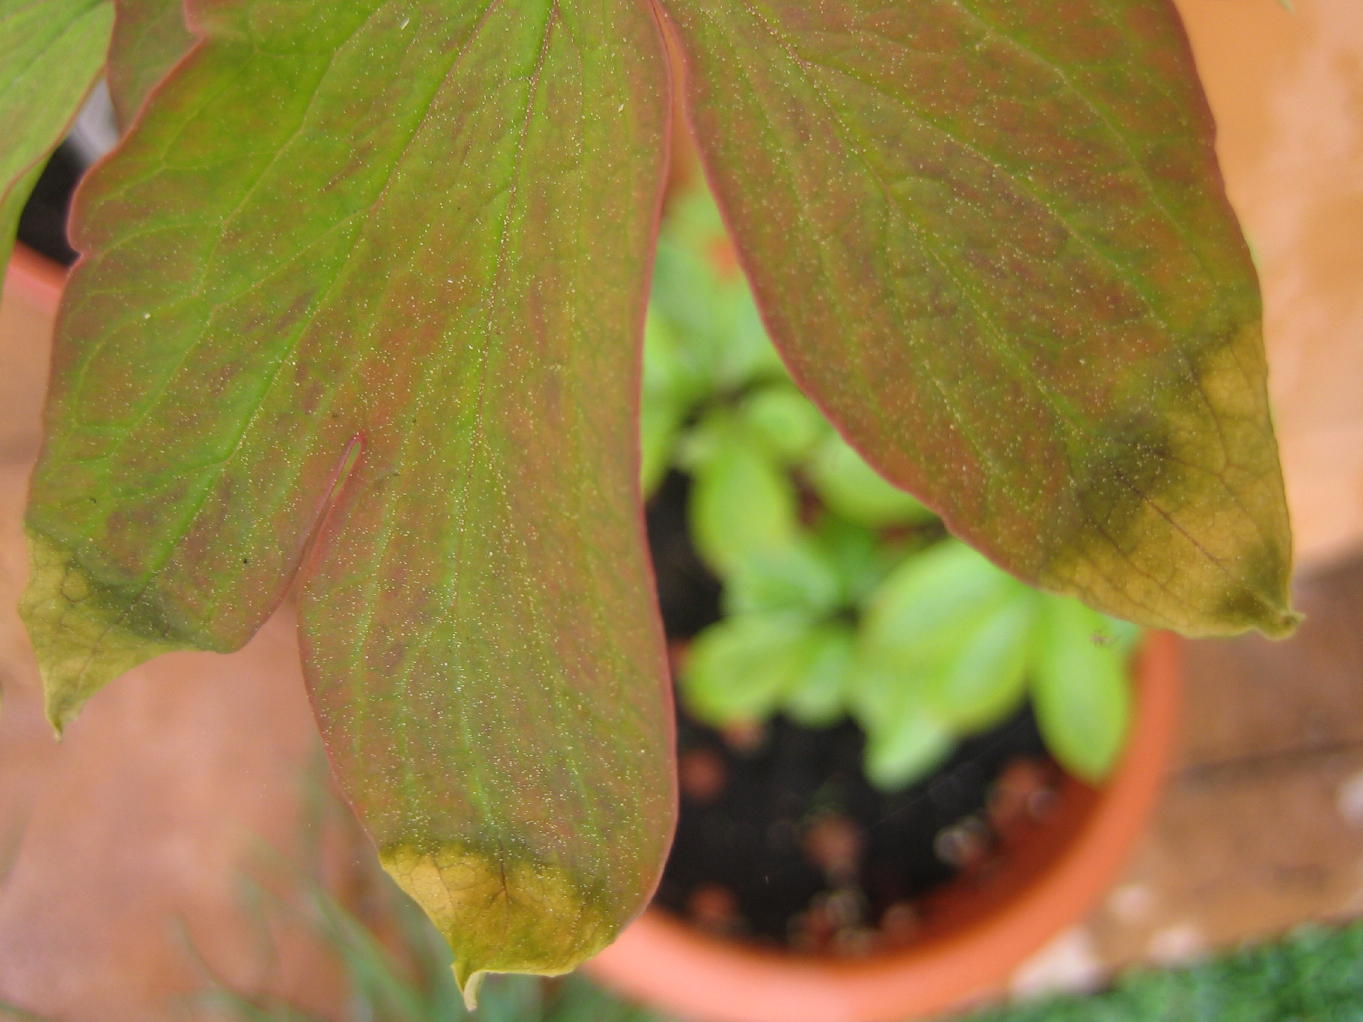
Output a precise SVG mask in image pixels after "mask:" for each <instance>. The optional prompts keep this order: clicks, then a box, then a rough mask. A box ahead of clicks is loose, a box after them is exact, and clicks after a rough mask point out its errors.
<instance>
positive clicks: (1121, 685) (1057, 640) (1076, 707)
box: [1031, 597, 1131, 784]
mask: <svg viewBox="0 0 1363 1022" xmlns="http://www.w3.org/2000/svg"><path fill="white" fill-rule="evenodd" d="M1040 603H1041V608H1040V614H1041V622H1040V631H1039V635H1038V641H1037V644H1036V646H1035V647H1034V649H1035V652H1034V657H1033V661H1032V666H1031V673H1032V702H1033V705H1034V707H1035V709H1036V719H1037V725H1038V727H1039V728H1040V729H1041V736H1042V738H1044V739H1045V741H1046V747H1047V748H1048V749H1049V750H1050V752H1051V755H1053V756H1054V757H1055V758H1056V760H1058V761H1059V763H1060V765H1061V766H1063V767H1064V768H1065V769H1066V770H1068V771H1069V772H1070V773H1072V774H1074V775H1075V776H1076V777H1080V778H1082V779H1084V780H1086V781H1088V782H1089V783H1091V784H1098V783H1101V782H1102V781H1103V780H1105V779H1106V778H1107V776H1108V775H1109V774H1110V773H1111V772H1112V768H1113V767H1114V766H1115V765H1116V763H1117V760H1118V757H1119V756H1120V754H1121V751H1122V746H1123V743H1124V742H1125V740H1126V732H1127V728H1128V726H1129V723H1130V713H1131V693H1130V683H1129V681H1128V678H1127V661H1126V656H1125V653H1124V651H1123V648H1122V646H1121V644H1119V643H1113V642H1109V641H1105V640H1104V638H1103V636H1104V634H1105V633H1109V634H1110V629H1111V626H1112V622H1111V620H1110V619H1108V618H1106V617H1104V616H1103V615H1101V614H1098V613H1097V612H1095V611H1092V610H1089V609H1088V608H1087V607H1085V606H1084V605H1083V604H1081V603H1079V602H1078V601H1077V600H1072V599H1064V598H1061V597H1046V598H1044V599H1043V600H1041V601H1040Z"/></svg>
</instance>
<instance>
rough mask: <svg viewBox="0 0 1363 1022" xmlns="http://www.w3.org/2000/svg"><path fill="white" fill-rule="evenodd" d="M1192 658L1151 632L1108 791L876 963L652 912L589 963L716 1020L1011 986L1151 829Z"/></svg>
mask: <svg viewBox="0 0 1363 1022" xmlns="http://www.w3.org/2000/svg"><path fill="white" fill-rule="evenodd" d="M1181 659H1182V658H1181V646H1180V644H1179V640H1178V638H1177V637H1176V636H1174V635H1173V634H1171V633H1168V632H1151V633H1148V634H1147V636H1146V637H1145V640H1144V642H1143V644H1142V647H1141V650H1140V653H1139V654H1138V656H1137V658H1136V667H1135V670H1134V672H1133V673H1134V677H1135V681H1136V685H1135V686H1134V689H1135V696H1136V699H1135V713H1134V715H1133V719H1132V724H1131V731H1130V733H1129V735H1128V738H1127V743H1126V748H1125V749H1124V751H1123V753H1122V759H1121V762H1120V764H1119V766H1118V769H1117V770H1116V772H1115V773H1114V774H1113V775H1112V777H1111V778H1110V779H1109V781H1108V782H1107V783H1106V784H1105V785H1103V786H1102V787H1101V788H1099V789H1094V788H1090V787H1088V786H1087V785H1083V784H1081V783H1080V782H1078V781H1073V782H1071V783H1069V784H1068V785H1067V786H1066V787H1065V788H1064V789H1062V793H1061V799H1060V803H1059V805H1058V806H1057V809H1056V811H1055V812H1054V813H1052V814H1051V815H1050V816H1049V817H1048V819H1047V821H1046V822H1045V824H1044V825H1042V826H1040V827H1038V828H1037V830H1036V831H1035V832H1034V833H1033V835H1032V839H1031V840H1028V841H1026V842H1024V843H1022V844H1020V845H1019V846H1018V848H1017V849H1016V850H1015V852H1014V854H1013V855H1012V856H1010V859H1009V861H1008V862H1007V863H1006V864H1005V866H1004V868H1003V870H1002V871H1001V876H1000V877H999V880H998V883H996V884H992V885H991V889H990V890H989V891H987V892H983V893H980V892H976V893H973V894H970V895H966V894H963V893H962V894H960V897H959V898H958V902H959V904H957V905H953V906H951V909H952V910H951V911H949V912H947V913H944V914H945V915H946V916H947V918H946V919H945V920H943V921H942V922H941V923H940V924H939V925H937V926H934V927H932V928H931V929H930V930H929V931H928V932H926V933H925V934H924V936H923V937H922V938H921V939H918V940H915V941H914V942H913V943H912V944H910V945H906V946H904V947H901V948H895V949H890V950H886V951H881V952H878V953H876V954H873V955H870V956H868V957H866V958H863V959H832V958H826V957H818V956H814V955H802V954H794V953H781V952H778V951H771V950H765V949H761V948H757V947H752V946H747V945H743V944H740V943H738V942H735V941H727V940H724V939H722V938H718V937H713V936H710V935H707V934H702V933H700V932H699V931H697V930H694V929H692V928H691V927H689V926H687V925H686V924H684V923H682V922H680V921H679V920H677V919H676V918H675V917H673V916H671V915H669V914H667V913H665V912H663V911H661V910H658V909H653V908H650V909H648V910H647V911H646V912H645V913H644V914H643V915H642V916H641V917H640V918H639V919H637V920H636V921H635V922H634V923H633V924H632V925H630V927H629V928H628V929H627V930H626V931H625V932H624V933H623V934H622V935H621V936H620V938H619V939H618V940H617V941H616V942H615V943H614V944H612V945H611V946H610V947H609V948H607V949H606V950H605V951H603V952H602V953H601V954H600V955H599V956H598V957H596V958H595V959H593V960H592V961H591V962H590V963H588V965H587V967H586V968H587V970H588V971H589V972H590V973H591V974H592V976H593V977H595V978H596V979H598V980H600V981H601V982H602V983H604V984H605V985H607V986H609V987H611V988H612V989H615V990H617V991H619V992H620V993H623V994H625V995H626V996H629V997H632V998H635V999H637V1000H640V1001H643V1002H645V1003H647V1004H649V1005H651V1006H653V1007H657V1008H661V1009H663V1010H665V1011H670V1012H674V1013H678V1014H681V1015H683V1016H686V1017H688V1018H692V1019H696V1020H704V1022H890V1020H904V1019H908V1018H921V1017H923V1016H926V1015H931V1014H934V1013H937V1012H941V1011H944V1010H946V1009H949V1008H953V1007H961V1006H963V1005H965V1004H967V1003H969V1002H970V1001H973V1000H976V999H979V998H981V997H983V996H985V995H987V994H989V993H991V992H996V991H998V990H999V989H1000V988H1002V987H1003V985H1004V984H1005V982H1006V980H1007V978H1008V976H1009V974H1010V973H1011V972H1012V970H1013V969H1014V967H1015V966H1017V965H1018V964H1019V963H1020V962H1021V961H1022V960H1023V959H1024V958H1026V957H1027V956H1028V955H1029V954H1031V953H1032V952H1033V951H1035V950H1036V949H1038V948H1039V947H1041V945H1043V944H1044V943H1045V942H1046V941H1047V940H1048V939H1050V938H1051V937H1053V936H1054V935H1056V934H1057V933H1059V932H1060V931H1061V930H1063V929H1065V928H1066V927H1068V926H1070V925H1072V924H1073V923H1075V922H1077V921H1078V920H1079V919H1080V918H1082V917H1083V916H1084V914H1085V913H1086V912H1087V911H1088V910H1089V909H1090V908H1091V907H1092V906H1093V905H1094V904H1095V902H1096V901H1097V900H1098V899H1099V898H1100V897H1101V896H1102V894H1103V893H1104V891H1106V889H1107V888H1108V887H1109V886H1110V885H1111V883H1112V881H1113V880H1114V879H1115V878H1116V876H1117V874H1118V871H1119V870H1120V869H1121V867H1122V866H1123V865H1124V864H1125V862H1126V860H1127V857H1128V855H1129V853H1130V851H1131V849H1132V847H1133V846H1134V845H1135V843H1136V841H1137V840H1138V838H1139V837H1140V835H1141V834H1142V832H1143V831H1144V827H1145V823H1146V820H1147V818H1148V817H1149V815H1150V812H1151V810H1152V809H1153V807H1154V805H1155V802H1156V799H1157V796H1158V793H1159V789H1160V786H1161V783H1162V781H1163V778H1164V775H1165V773H1166V771H1167V768H1168V765H1169V759H1170V755H1171V751H1172V748H1173V744H1174V738H1175V732H1176V728H1177V722H1178V704H1179V698H1180V694H1181ZM953 887H954V885H948V887H947V890H951V889H952V888H953Z"/></svg>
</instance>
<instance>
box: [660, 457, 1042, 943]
mask: <svg viewBox="0 0 1363 1022" xmlns="http://www.w3.org/2000/svg"><path fill="white" fill-rule="evenodd" d="M686 498H687V481H686V479H685V477H683V476H681V475H678V474H676V473H673V474H671V475H669V476H668V477H667V478H666V479H665V480H664V482H663V484H662V486H661V487H660V488H659V491H658V493H657V494H656V495H655V497H654V499H653V500H652V501H651V502H650V504H649V508H648V532H649V544H650V547H651V548H652V553H653V561H654V570H655V572H656V574H657V579H658V595H659V604H660V607H661V610H662V616H663V623H664V625H665V627H666V630H667V634H668V637H669V639H671V640H672V641H673V642H674V643H679V642H684V641H685V640H687V639H690V638H691V637H692V636H694V635H695V634H696V633H697V632H699V631H700V630H701V629H703V628H704V627H706V626H707V625H709V624H711V623H713V622H714V621H716V620H718V618H719V612H720V592H721V586H720V583H719V581H718V580H717V579H716V578H715V577H714V576H713V575H712V574H710V572H709V571H708V570H707V569H706V567H705V565H704V564H703V563H702V562H701V560H700V558H699V556H698V555H697V554H696V552H695V550H694V549H693V547H692V546H691V543H690V540H689V536H688V532H687V528H686ZM864 744H865V737H864V736H863V734H862V732H861V730H860V729H859V728H858V727H856V726H855V725H854V724H852V723H843V724H841V725H838V726H835V727H831V728H825V729H817V730H815V729H809V728H804V727H800V726H798V725H796V724H794V723H792V722H790V721H788V720H785V719H784V718H781V717H777V718H775V719H773V720H771V721H768V722H766V723H765V724H763V725H761V726H760V727H754V728H748V729H733V730H730V731H727V732H725V733H721V732H719V731H716V730H714V729H713V728H709V727H706V726H704V725H702V724H699V723H697V722H696V721H694V720H692V719H690V718H689V717H688V716H687V715H686V713H685V712H684V711H683V710H681V709H680V707H679V708H678V717H677V761H678V773H679V780H680V787H681V817H680V821H679V824H678V829H677V836H676V841H675V843H674V845H673V848H672V853H671V856H670V858H669V859H668V862H667V867H666V869H665V871H664V873H663V878H662V882H661V884H660V885H659V888H658V893H657V895H656V897H655V903H656V904H658V905H660V906H662V907H663V908H665V909H668V910H669V911H671V912H672V913H674V914H675V915H678V916H681V917H683V918H686V919H688V920H690V921H691V922H692V923H693V924H694V925H697V926H699V927H701V928H702V929H706V930H709V931H712V932H715V933H719V934H724V935H727V936H732V937H738V938H742V939H746V940H750V941H753V942H756V943H761V944H768V945H774V946H780V947H786V948H792V949H795V950H807V951H821V952H828V951H832V952H834V953H844V954H848V955H858V954H864V953H867V952H868V951H872V950H875V949H876V948H879V947H884V946H887V945H893V944H896V943H900V942H903V941H904V940H909V939H912V936H913V933H914V931H915V929H916V928H917V926H918V925H919V921H920V918H921V912H920V908H921V900H922V898H923V896H924V895H925V894H926V893H928V892H931V891H933V890H934V889H936V888H939V887H940V886H941V885H942V884H944V883H945V882H947V881H949V880H952V879H953V878H955V877H957V876H958V875H959V874H961V873H962V871H967V872H968V871H981V870H987V868H988V866H989V865H990V864H991V862H992V861H995V860H996V858H997V854H998V850H999V844H1000V840H999V838H1000V833H1001V832H1004V831H1006V830H1007V829H1008V828H1010V827H1012V826H1014V825H1016V824H1017V823H1019V822H1020V821H1028V820H1035V819H1037V818H1039V817H1041V816H1044V815H1045V813H1046V811H1047V807H1048V805H1049V803H1050V802H1051V801H1053V795H1054V793H1055V791H1056V789H1057V788H1058V786H1059V784H1060V780H1061V778H1062V774H1061V772H1060V770H1059V768H1058V767H1057V766H1055V764H1054V763H1053V761H1052V760H1051V759H1050V758H1049V757H1048V756H1047V754H1046V751H1045V746H1044V745H1043V743H1042V740H1041V736H1040V734H1039V733H1038V731H1037V727H1036V722H1035V720H1034V718H1033V716H1032V713H1031V710H1030V708H1029V707H1027V706H1024V707H1023V708H1022V709H1020V710H1019V711H1018V712H1017V713H1016V714H1015V715H1014V716H1013V717H1011V718H1010V719H1008V720H1007V721H1005V722H1004V723H1002V724H1001V725H999V726H998V727H995V728H994V729H992V730H990V731H987V732H984V733H982V734H979V735H976V736H974V737H972V738H970V739H967V740H966V741H964V742H963V743H962V744H961V745H960V747H959V748H958V749H957V750H956V752H955V753H954V754H953V755H952V757H951V758H950V760H949V761H948V762H947V763H945V764H944V765H943V766H942V767H941V768H940V769H939V770H938V771H937V772H936V773H934V774H933V775H932V776H931V777H929V778H927V779H925V780H923V781H922V782H920V783H918V784H915V785H913V786H911V787H909V788H906V789H904V790H901V791H897V792H883V791H880V790H878V789H876V788H875V787H873V786H872V785H871V784H870V783H869V782H868V781H867V780H866V778H865V776H864V774H863V772H862V766H861V764H862V751H863V747H864Z"/></svg>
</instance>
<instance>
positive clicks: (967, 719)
mask: <svg viewBox="0 0 1363 1022" xmlns="http://www.w3.org/2000/svg"><path fill="white" fill-rule="evenodd" d="M1035 604H1036V600H1035V599H1034V598H1033V596H1032V594H1031V593H1028V592H1026V591H1022V592H1019V593H1017V594H1015V595H1013V596H1012V597H1010V598H1009V599H1007V600H1005V601H1004V602H1003V603H1002V604H1001V605H995V606H989V607H987V608H985V610H984V612H983V613H981V614H980V615H978V616H977V617H972V619H971V620H970V621H969V622H967V623H963V627H958V628H957V629H955V630H953V634H952V641H951V643H950V646H949V647H946V648H939V649H938V650H937V651H936V653H937V656H936V658H935V660H934V662H933V663H932V664H931V665H930V666H929V667H926V668H925V669H924V671H925V677H924V680H923V683H922V687H923V697H924V702H925V704H926V705H927V707H928V709H929V710H930V711H931V712H932V713H933V715H934V716H936V717H937V718H938V719H940V720H941V721H943V722H944V723H945V724H946V725H947V726H948V727H950V728H951V729H953V730H955V731H958V732H972V731H982V730H984V729H985V728H988V727H990V726H992V725H993V724H995V723H997V722H998V721H999V720H1000V719H1001V718H1002V717H1004V716H1006V715H1007V714H1008V713H1009V711H1011V710H1012V709H1013V708H1014V707H1016V706H1017V704H1018V703H1019V702H1020V701H1021V699H1022V697H1023V694H1024V693H1025V691H1026V685H1027V663H1028V656H1029V655H1030V653H1031V640H1032V629H1033V627H1034V623H1035V620H1036V607H1035Z"/></svg>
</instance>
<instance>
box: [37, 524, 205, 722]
mask: <svg viewBox="0 0 1363 1022" xmlns="http://www.w3.org/2000/svg"><path fill="white" fill-rule="evenodd" d="M28 548H29V558H30V564H31V569H30V576H29V583H28V588H27V589H25V591H24V596H23V599H22V601H21V602H20V605H19V616H20V617H21V618H22V619H23V622H24V627H25V628H26V629H27V631H28V635H29V639H30V641H31V642H32V644H33V652H34V655H35V656H36V657H37V660H38V673H39V675H40V676H41V677H42V683H43V705H44V712H45V714H46V716H47V720H48V722H49V723H50V724H51V725H52V729H53V731H54V732H55V734H56V736H57V737H58V738H61V736H62V732H63V731H64V730H65V729H66V727H67V725H69V724H70V723H71V721H73V720H74V719H75V718H76V715H77V714H78V713H79V712H80V709H81V707H83V706H84V705H85V702H86V700H88V699H89V698H90V697H91V696H92V695H94V694H95V693H96V692H98V691H99V690H100V689H101V688H103V687H104V686H105V685H106V684H107V683H108V682H110V681H112V680H114V679H115V678H116V677H118V676H119V675H120V674H123V673H125V672H127V671H129V670H131V669H132V668H134V667H136V666H137V665H138V664H141V663H144V662H145V661H147V660H150V659H151V658H152V657H154V656H157V655H158V654H160V653H166V652H170V651H171V650H175V649H183V648H185V644H184V643H177V642H173V641H171V640H168V639H166V638H163V637H160V636H156V635H147V634H145V631H143V630H139V627H138V626H139V625H144V624H145V622H144V621H142V620H140V619H139V618H137V617H136V616H135V615H132V614H130V613H128V612H127V611H126V610H125V609H122V608H121V607H120V606H119V604H118V602H117V599H116V598H115V597H112V596H111V595H110V594H109V593H107V592H106V591H104V590H103V589H102V588H101V587H100V586H99V585H98V584H97V583H95V582H94V581H93V580H92V579H91V578H90V576H89V575H88V574H86V572H85V571H84V569H83V568H81V566H80V565H79V564H77V563H76V561H75V558H74V557H72V555H71V554H70V552H69V551H67V550H66V549H65V548H64V547H62V546H61V545H60V544H58V543H55V542H53V541H52V540H50V539H48V538H47V537H46V536H44V535H43V534H42V533H40V532H36V531H34V530H32V529H30V530H29V532H28Z"/></svg>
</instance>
